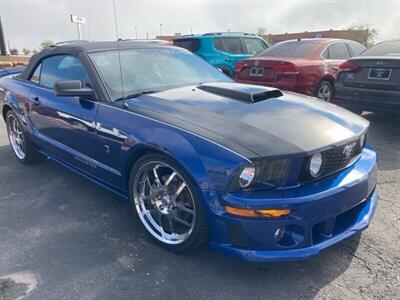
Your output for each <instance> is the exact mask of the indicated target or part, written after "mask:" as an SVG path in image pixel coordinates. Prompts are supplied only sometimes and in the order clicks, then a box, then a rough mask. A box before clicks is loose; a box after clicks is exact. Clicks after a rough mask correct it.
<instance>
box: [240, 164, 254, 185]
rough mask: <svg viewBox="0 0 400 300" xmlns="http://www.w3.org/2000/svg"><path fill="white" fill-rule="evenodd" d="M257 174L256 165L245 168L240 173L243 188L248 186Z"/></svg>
mask: <svg viewBox="0 0 400 300" xmlns="http://www.w3.org/2000/svg"><path fill="white" fill-rule="evenodd" d="M255 176H256V168H255V167H247V168H244V169H243V171H242V172H241V173H240V175H239V185H240V187H241V188H243V189H245V188H248V187H249V186H250V184H251V182H252V181H253V179H254V177H255Z"/></svg>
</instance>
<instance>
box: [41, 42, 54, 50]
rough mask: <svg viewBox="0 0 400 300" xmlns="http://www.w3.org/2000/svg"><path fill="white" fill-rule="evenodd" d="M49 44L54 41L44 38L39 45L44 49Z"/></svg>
mask: <svg viewBox="0 0 400 300" xmlns="http://www.w3.org/2000/svg"><path fill="white" fill-rule="evenodd" d="M51 45H54V42H53V41H52V40H45V41H43V42H42V43H41V44H40V47H41V48H42V49H44V48H47V47H50V46H51Z"/></svg>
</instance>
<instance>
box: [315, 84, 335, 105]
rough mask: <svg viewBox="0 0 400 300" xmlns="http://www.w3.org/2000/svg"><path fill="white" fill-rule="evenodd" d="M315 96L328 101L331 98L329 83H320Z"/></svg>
mask: <svg viewBox="0 0 400 300" xmlns="http://www.w3.org/2000/svg"><path fill="white" fill-rule="evenodd" d="M317 97H318V98H319V99H321V100H324V101H327V102H330V101H331V99H332V87H331V86H330V84H329V83H322V84H321V85H320V86H319V88H318V93H317Z"/></svg>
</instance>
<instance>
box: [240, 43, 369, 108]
mask: <svg viewBox="0 0 400 300" xmlns="http://www.w3.org/2000/svg"><path fill="white" fill-rule="evenodd" d="M365 49H366V48H365V47H364V46H363V45H361V44H359V43H357V42H354V41H349V40H342V39H324V38H313V39H302V40H300V39H299V40H290V41H285V42H280V43H278V44H275V45H273V46H272V47H270V48H268V49H266V50H264V51H263V52H261V53H260V54H258V55H257V56H255V57H252V58H249V59H246V60H242V61H239V62H238V63H237V64H236V66H235V80H236V81H237V82H243V83H251V84H260V85H266V86H272V87H276V88H279V89H282V90H288V91H293V92H297V93H302V94H306V95H309V96H316V97H318V98H320V99H323V100H325V101H331V99H332V98H333V93H334V89H333V84H334V82H335V78H336V75H337V72H338V69H339V65H340V64H341V63H342V62H344V61H345V60H347V59H349V58H350V57H352V56H355V55H358V54H360V53H361V52H362V51H364V50H365Z"/></svg>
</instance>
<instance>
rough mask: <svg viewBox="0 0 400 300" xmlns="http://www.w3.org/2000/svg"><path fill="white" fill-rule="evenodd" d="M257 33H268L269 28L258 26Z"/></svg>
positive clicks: (263, 34) (262, 34)
mask: <svg viewBox="0 0 400 300" xmlns="http://www.w3.org/2000/svg"><path fill="white" fill-rule="evenodd" d="M257 35H259V36H265V35H267V28H266V27H264V26H258V27H257Z"/></svg>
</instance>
